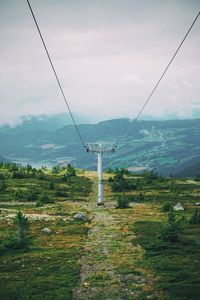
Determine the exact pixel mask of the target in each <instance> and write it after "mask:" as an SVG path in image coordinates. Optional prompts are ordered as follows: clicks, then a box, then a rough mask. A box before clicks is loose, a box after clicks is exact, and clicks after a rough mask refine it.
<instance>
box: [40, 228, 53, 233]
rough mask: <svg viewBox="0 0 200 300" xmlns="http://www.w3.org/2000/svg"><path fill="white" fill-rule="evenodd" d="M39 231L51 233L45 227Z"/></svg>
mask: <svg viewBox="0 0 200 300" xmlns="http://www.w3.org/2000/svg"><path fill="white" fill-rule="evenodd" d="M41 231H42V232H44V233H51V229H49V228H47V227H45V228H43V229H42V230H41Z"/></svg>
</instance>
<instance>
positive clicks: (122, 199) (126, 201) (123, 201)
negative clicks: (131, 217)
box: [116, 195, 130, 208]
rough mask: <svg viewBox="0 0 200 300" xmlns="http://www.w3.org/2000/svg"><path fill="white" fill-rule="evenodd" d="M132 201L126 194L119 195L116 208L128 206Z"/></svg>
mask: <svg viewBox="0 0 200 300" xmlns="http://www.w3.org/2000/svg"><path fill="white" fill-rule="evenodd" d="M129 203H130V199H129V198H128V197H126V196H125V195H120V196H118V197H117V205H116V208H128V207H129Z"/></svg>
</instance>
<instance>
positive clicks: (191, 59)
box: [0, 0, 200, 124]
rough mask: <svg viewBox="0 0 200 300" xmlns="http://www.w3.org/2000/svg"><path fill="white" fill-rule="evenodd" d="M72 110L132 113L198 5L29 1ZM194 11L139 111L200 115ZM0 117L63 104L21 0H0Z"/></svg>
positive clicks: (199, 46)
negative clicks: (172, 58)
mask: <svg viewBox="0 0 200 300" xmlns="http://www.w3.org/2000/svg"><path fill="white" fill-rule="evenodd" d="M30 2H31V4H32V8H33V10H34V12H35V15H36V17H37V20H38V23H39V25H40V28H41V31H42V33H43V36H44V39H45V41H46V44H47V47H48V49H49V52H50V54H51V56H52V59H53V62H54V65H55V67H56V70H57V73H58V75H59V78H60V80H61V82H62V85H63V89H64V91H65V94H66V96H67V98H68V101H69V104H70V107H71V110H72V111H73V112H74V113H75V114H77V115H79V114H80V115H86V116H91V118H92V119H95V118H96V119H97V120H100V119H109V118H119V117H129V118H134V117H135V116H136V115H137V113H138V112H139V110H140V109H141V107H142V105H143V103H144V102H145V100H146V99H147V97H148V95H149V93H150V92H151V90H152V88H153V87H154V85H155V83H156V82H157V80H158V79H159V77H160V75H161V73H162V72H163V70H164V68H165V67H166V65H167V64H168V62H169V60H170V59H171V57H172V55H173V53H174V52H175V50H176V48H177V47H178V45H179V43H180V41H181V40H182V38H183V36H184V35H185V33H186V31H187V30H188V28H189V26H190V25H191V23H192V22H193V20H194V18H195V16H196V15H197V13H198V11H199V3H198V2H199V1H195V0H191V1H184V0H182V1H181V0H175V1H172V0H169V1H167V2H166V1H156V0H152V1H147V0H141V1H140V2H139V3H138V1H133V0H132V1H131V0H123V1H120V0H115V1H114V0H110V1H105V0H101V1H97V0H86V1H81V0H77V1H69V0H66V1H64V0H58V1H56V2H55V1H53V0H48V1H39V0H32V1H30ZM199 29H200V18H199V19H198V20H197V22H196V24H195V26H194V27H193V29H192V31H191V32H190V35H189V36H188V38H187V39H186V41H185V43H184V44H183V47H182V48H181V50H180V52H179V53H178V55H177V57H176V58H175V60H174V62H173V64H172V66H171V67H170V69H169V70H168V72H167V74H166V76H165V77H164V79H163V81H162V82H161V84H160V85H159V88H158V89H157V91H156V93H155V95H154V96H153V97H152V99H151V101H150V103H149V104H148V105H147V107H146V109H145V111H144V113H143V115H142V116H141V117H142V118H147V117H150V118H151V117H153V118H169V117H170V116H175V117H177V118H190V117H195V116H200V98H199V93H200V84H199V79H200V60H199V53H200V38H199ZM0 35H1V39H2V43H1V45H0V73H1V82H0V99H1V100H0V101H1V102H0V103H1V110H0V120H1V121H0V124H2V123H5V122H11V121H13V120H16V118H17V117H18V116H20V115H25V114H29V115H30V114H48V113H57V112H63V111H66V107H65V104H64V102H63V99H62V97H61V94H60V91H59V89H58V86H57V83H56V81H55V78H54V75H53V73H52V70H51V68H50V65H49V62H48V60H47V57H46V54H45V52H44V49H43V46H42V43H41V40H40V38H39V36H38V33H37V31H36V28H35V24H34V23H33V20H32V17H31V14H30V11H29V9H28V6H27V3H26V1H24V0H18V1H17V3H16V1H14V0H7V1H1V2H0Z"/></svg>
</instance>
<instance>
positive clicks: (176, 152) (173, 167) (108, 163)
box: [0, 118, 200, 175]
mask: <svg viewBox="0 0 200 300" xmlns="http://www.w3.org/2000/svg"><path fill="white" fill-rule="evenodd" d="M38 122H39V121H38V119H37V120H36V121H35V120H34V118H32V119H31V122H28V123H27V122H24V123H22V124H21V125H19V126H17V127H15V128H10V127H1V128H0V153H1V154H2V155H5V156H6V157H8V158H9V159H10V160H12V161H13V160H15V161H19V162H24V163H32V164H35V165H41V164H47V165H54V164H59V163H60V164H62V163H63V162H71V163H73V164H74V165H75V166H77V167H81V168H85V169H95V168H96V156H95V155H94V154H91V153H87V152H86V151H85V149H84V148H83V147H82V145H81V143H80V140H79V137H78V135H77V133H76V130H75V128H74V126H73V125H66V126H63V127H60V126H57V127H56V126H55V127H54V125H55V122H54V119H53V120H52V121H50V120H49V121H45V122H44V123H43V125H44V126H43V125H41V126H39V125H38ZM42 122H43V121H42ZM39 123H40V122H39ZM47 124H48V126H47ZM78 128H79V130H80V133H81V135H82V137H83V139H84V141H85V142H86V143H87V142H113V143H116V144H117V146H118V147H117V150H116V152H115V153H113V154H112V155H111V154H110V155H105V157H104V166H105V168H107V167H132V168H134V167H145V168H146V167H147V168H153V169H154V170H155V171H158V172H159V173H162V174H167V175H169V174H171V173H172V174H175V173H178V172H180V171H181V170H183V169H184V168H186V167H188V166H190V165H191V164H194V163H195V162H200V156H199V153H200V152H199V151H200V119H193V120H169V121H153V120H152V121H137V122H136V121H130V120H129V119H114V120H108V121H103V122H100V123H98V124H81V125H78Z"/></svg>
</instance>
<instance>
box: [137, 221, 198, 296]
mask: <svg viewBox="0 0 200 300" xmlns="http://www.w3.org/2000/svg"><path fill="white" fill-rule="evenodd" d="M161 226H162V223H161V222H159V221H138V222H136V223H135V224H134V232H135V233H136V235H137V239H136V241H134V242H136V243H139V244H140V245H141V246H142V247H143V248H144V250H145V255H144V257H143V260H142V261H141V262H140V263H139V264H142V265H143V266H145V267H148V268H149V269H150V270H152V271H153V273H154V274H155V277H156V278H157V280H156V282H155V289H156V290H161V291H162V292H164V295H165V296H164V295H163V294H162V296H161V297H160V298H159V297H158V299H171V300H175V299H176V300H179V299H180V300H188V299H193V300H197V299H199V295H200V252H199V247H200V242H199V240H198V239H197V238H196V236H197V235H199V234H200V227H197V226H189V225H188V226H189V229H188V231H187V230H185V232H184V234H183V235H182V237H181V241H180V242H178V243H167V242H163V241H161V240H159V239H158V238H157V234H158V233H159V230H160V229H159V228H161ZM188 233H189V234H188Z"/></svg>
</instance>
